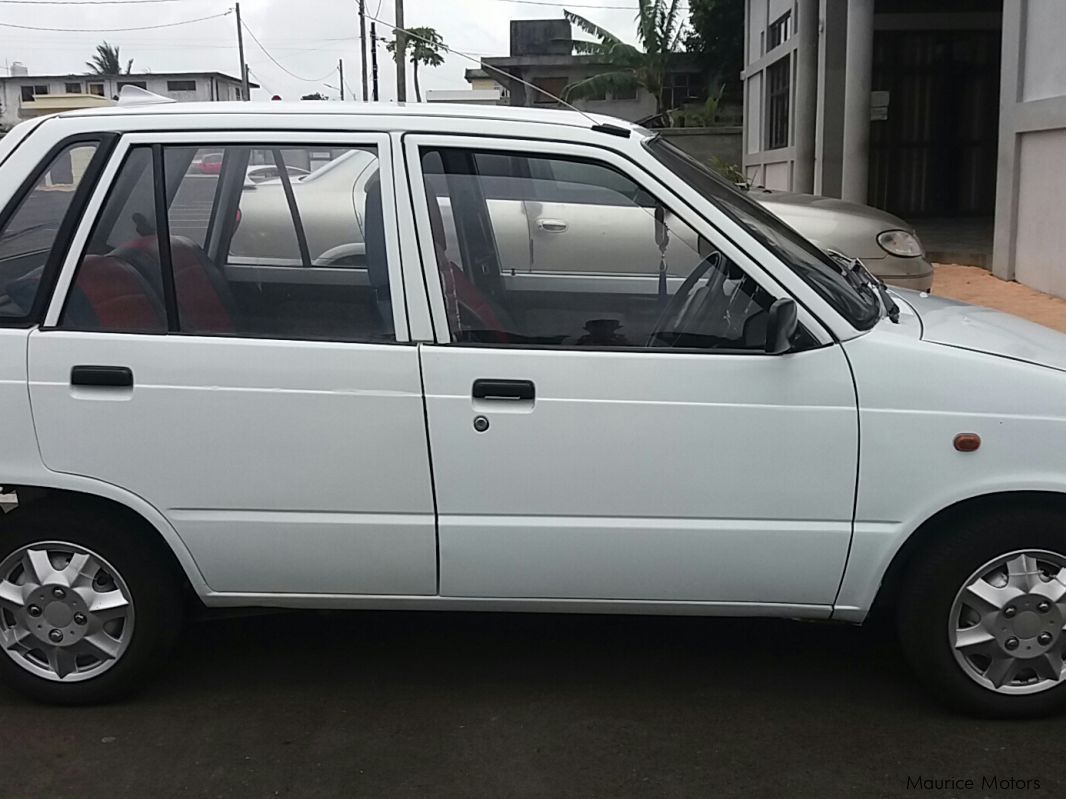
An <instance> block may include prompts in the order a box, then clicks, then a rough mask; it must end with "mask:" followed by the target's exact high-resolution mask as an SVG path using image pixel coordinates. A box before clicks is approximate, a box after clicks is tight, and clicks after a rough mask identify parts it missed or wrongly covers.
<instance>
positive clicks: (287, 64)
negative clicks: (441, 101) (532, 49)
mask: <svg viewBox="0 0 1066 799" xmlns="http://www.w3.org/2000/svg"><path fill="white" fill-rule="evenodd" d="M68 1H69V0H68ZM544 1H545V3H546V4H536V5H534V4H531V3H525V2H517V0H405V3H404V9H405V14H404V15H405V21H406V24H407V27H414V26H423V25H424V26H429V27H432V28H436V29H437V31H438V32H439V33H440V34H441V36H442V37H443V38H444V41H445V42H446V43H447V44H448V45H449V46H451V47H454V48H455V49H456V50H461V51H463V52H467V53H470V54H471V55H474V56H482V55H507V50H508V36H509V34H508V21H509V20H511V19H545V18H561V17H562V12H563V7H564V6H563V5H556V4H555V3H560V4H561V3H562V0H553V2H552V3H548V0H544ZM82 2H87V0H82ZM95 2H99V0H95ZM636 5H637V0H576V4H572V5H570V6H569V7H570V8H571V9H572V10H573V11H575V12H577V13H580V14H583V15H584V16H587V17H588V18H589V19H591V20H592V21H594V22H596V23H597V24H599V25H602V26H603V27H605V28H607V29H609V30H611V31H613V32H614V33H616V34H617V35H618V36H620V37H622V38H624V39H626V40H627V41H632V40H633V39H634V29H635V23H634V17H635V15H636ZM582 6H585V7H582ZM605 6H606V7H609V8H605ZM232 7H233V6H232V4H231V3H230V2H227V0H172V1H170V2H152V3H144V4H128V5H119V4H115V5H108V4H100V5H95V4H94V5H89V4H84V5H74V4H70V5H53V4H49V3H46V2H42V1H41V0H31V1H30V2H26V3H24V4H20V3H12V2H10V0H0V23H10V24H14V25H25V26H37V27H47V28H70V29H75V30H74V31H72V32H58V31H56V32H46V31H33V30H24V29H17V28H10V27H2V26H0V43H2V52H0V62H3V63H0V70H3V69H5V68H7V67H9V65H10V63H11V62H14V61H21V62H22V63H23V64H25V65H26V66H27V67H28V68H29V70H30V74H31V75H33V74H56V73H67V72H84V71H85V70H86V68H85V61H86V60H88V59H89V57H90V56H92V54H93V50H94V48H95V46H96V44H97V43H98V42H100V41H103V40H105V39H106V40H107V41H109V42H111V43H112V44H114V45H118V46H119V47H120V48H121V54H122V58H123V61H125V60H126V59H128V58H133V59H134V62H133V71H134V72H144V71H151V72H177V71H190V72H198V71H211V70H217V71H220V72H226V73H228V74H231V75H234V76H237V75H238V74H239V71H238V70H239V67H238V63H239V59H238V56H237V42H236V22H235V18H234V15H233V14H230V15H229V16H225V17H221V18H216V19H209V20H205V21H201V22H195V23H192V24H189V25H180V26H177V27H171V28H165V29H161V30H141V31H125V32H107V33H104V32H91V31H92V29H100V28H122V27H134V26H141V25H159V24H164V23H168V22H180V21H183V20H189V19H194V18H198V17H205V16H210V15H213V14H222V13H224V12H226V11H227V10H229V9H231V8H232ZM357 8H358V3H357V0H242V1H241V15H242V17H243V18H244V22H245V25H246V26H247V27H248V28H250V29H251V31H252V32H253V33H254V34H255V35H256V36H257V37H258V38H259V39H260V41H261V42H262V43H263V45H264V46H265V47H266V49H267V50H268V51H269V52H270V54H271V55H272V56H273V57H274V58H276V59H277V60H278V62H280V64H281V65H282V67H284V69H282V68H281V67H279V66H277V65H276V64H274V63H272V62H271V60H270V58H269V57H268V56H267V55H266V54H265V53H264V52H263V50H262V49H260V48H259V47H258V46H257V45H256V43H255V42H254V41H252V40H251V37H249V36H245V57H246V60H247V62H248V64H249V68H250V70H251V73H252V79H253V81H254V82H257V83H259V84H261V85H262V86H263V89H262V90H260V91H259V92H258V93H257V94H256V95H254V96H256V97H263V98H268V97H269V96H270V95H272V94H280V95H281V96H282V97H283V98H284V99H286V100H288V99H298V98H299V97H300V95H302V94H307V93H310V92H315V91H320V92H322V93H323V94H327V95H330V96H337V95H338V94H339V92H338V89H337V87H338V81H337V73H336V66H337V59H339V58H343V59H344V73H345V82H346V83H347V84H348V86H349V88H350V90H353V91H354V92H356V94H357V95H359V94H360V93H361V83H360V72H359V39H358V35H359V22H358V15H357ZM394 9H395V0H380V2H379V0H367V14H369V15H371V16H374V17H377V18H378V19H380V20H382V21H384V22H385V23H387V25H382V24H379V25H378V35H379V36H391V32H390V31H389V30H388V25H391V24H392V22H393V21H394V19H395V16H394V13H395V10H394ZM686 13H687V12H686ZM367 25H368V28H367V38H368V39H369V35H370V34H369V20H368V21H367ZM579 35H582V34H581V32H580V31H576V30H575V37H577V36H579ZM368 60H369V54H368ZM378 65H379V83H380V91H381V99H382V100H386V101H387V100H394V99H395V98H396V86H395V72H394V70H393V68H392V63H391V61H390V59H389V57H388V54H387V53H386V52H385V48H384V47H383V46H382V47H380V48H379V52H378ZM471 66H476V64H474V63H473V62H471V61H469V60H467V59H465V58H462V57H460V56H459V55H457V54H449V55H446V56H445V62H444V64H443V65H442V66H440V67H436V68H432V69H422V70H421V83H422V88H423V91H424V90H425V89H462V88H467V84H466V82H465V80H464V79H463V70H464V69H466V68H467V67H471ZM285 70H288V71H289V72H291V73H293V75H296V76H299V77H298V78H297V77H293V75H289V74H286V72H285ZM327 73H329V74H328V76H327ZM3 74H7V73H6V71H5V72H3ZM324 76H326V77H324ZM304 79H310V80H304ZM410 80H411V76H410V68H408V86H409V88H408V97H409V99H412V100H413V99H414V91H413V89H411V88H410V85H411V84H410ZM331 87H332V88H331Z"/></svg>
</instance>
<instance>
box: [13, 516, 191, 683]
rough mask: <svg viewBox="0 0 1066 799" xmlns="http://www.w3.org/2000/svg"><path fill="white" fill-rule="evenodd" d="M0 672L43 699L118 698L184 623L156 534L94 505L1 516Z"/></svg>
mask: <svg viewBox="0 0 1066 799" xmlns="http://www.w3.org/2000/svg"><path fill="white" fill-rule="evenodd" d="M0 522H2V523H0V676H2V678H3V680H4V682H5V683H7V684H8V685H10V686H12V687H13V688H15V689H16V690H19V691H21V692H22V693H24V694H26V695H28V696H30V697H32V698H34V699H37V700H39V701H43V702H49V703H55V704H89V703H97V702H106V701H109V700H113V699H116V698H119V697H121V696H122V695H124V694H126V693H128V692H129V691H131V690H132V689H133V688H135V687H136V686H137V684H138V683H139V682H140V680H141V679H142V678H143V677H144V676H145V675H146V674H147V673H149V672H150V671H151V669H152V667H153V666H154V665H155V664H156V663H158V661H159V658H160V656H161V655H163V654H164V653H165V652H166V650H167V649H168V648H169V645H170V644H171V643H172V642H173V641H174V639H175V636H176V633H177V631H178V629H179V628H180V623H181V618H182V613H181V610H182V608H181V603H182V598H181V591H180V584H179V583H178V581H177V579H176V578H175V575H174V573H173V571H174V570H173V569H172V568H170V566H169V564H167V563H166V562H165V561H164V560H163V559H162V558H161V557H160V555H159V552H158V548H157V547H154V546H152V545H151V543H152V542H150V540H149V539H148V538H147V535H149V534H151V533H150V531H147V530H145V529H143V528H142V527H141V526H140V525H136V524H131V523H130V522H129V521H128V520H126V519H124V518H120V517H116V516H114V515H111V514H109V513H107V512H101V510H100V509H97V508H85V509H77V510H74V509H58V508H37V507H34V506H33V505H29V506H27V507H25V508H18V509H16V510H14V511H12V512H11V513H9V514H7V515H5V516H4V517H3V519H2V520H0Z"/></svg>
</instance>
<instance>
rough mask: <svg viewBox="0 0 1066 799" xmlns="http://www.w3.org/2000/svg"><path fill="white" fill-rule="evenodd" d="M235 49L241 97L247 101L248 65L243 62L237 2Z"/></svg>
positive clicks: (248, 98) (242, 40) (242, 45)
mask: <svg viewBox="0 0 1066 799" xmlns="http://www.w3.org/2000/svg"><path fill="white" fill-rule="evenodd" d="M237 51H238V53H239V54H240V57H241V99H242V100H245V101H248V100H250V99H252V98H251V97H249V96H248V65H247V64H245V63H244V30H243V29H242V28H241V4H240V3H237Z"/></svg>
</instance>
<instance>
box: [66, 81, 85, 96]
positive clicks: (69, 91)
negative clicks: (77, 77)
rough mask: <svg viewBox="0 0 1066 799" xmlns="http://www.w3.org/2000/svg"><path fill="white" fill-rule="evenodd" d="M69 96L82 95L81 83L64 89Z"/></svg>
mask: <svg viewBox="0 0 1066 799" xmlns="http://www.w3.org/2000/svg"><path fill="white" fill-rule="evenodd" d="M63 89H64V91H66V93H67V94H81V84H80V83H68V84H66V85H65V86H64V87H63Z"/></svg>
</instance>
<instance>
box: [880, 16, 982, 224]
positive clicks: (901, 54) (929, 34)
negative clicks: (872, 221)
mask: <svg viewBox="0 0 1066 799" xmlns="http://www.w3.org/2000/svg"><path fill="white" fill-rule="evenodd" d="M1000 39H1001V33H1000V31H998V30H963V31H960V30H926V31H891V30H882V31H877V32H876V33H875V36H874V70H873V90H874V91H875V92H887V93H888V96H887V100H888V106H887V116H886V115H885V114H884V113H882V114H881V116H882V117H885V118H881V119H878V118H876V117H877V114H875V115H874V116H875V118H874V119H873V120H872V121H871V123H870V189H869V192H870V193H869V203H870V205H873V206H876V207H878V208H883V209H885V210H887V211H891V212H892V213H895V214H898V215H900V216H902V217H904V218H907V219H910V218H916V217H930V216H936V217H958V216H971V217H973V216H991V215H992V214H993V212H994V210H995V203H996V159H997V154H998V135H999V81H1000V46H1001V42H1000ZM880 99H885V97H884V95H881V96H880Z"/></svg>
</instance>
